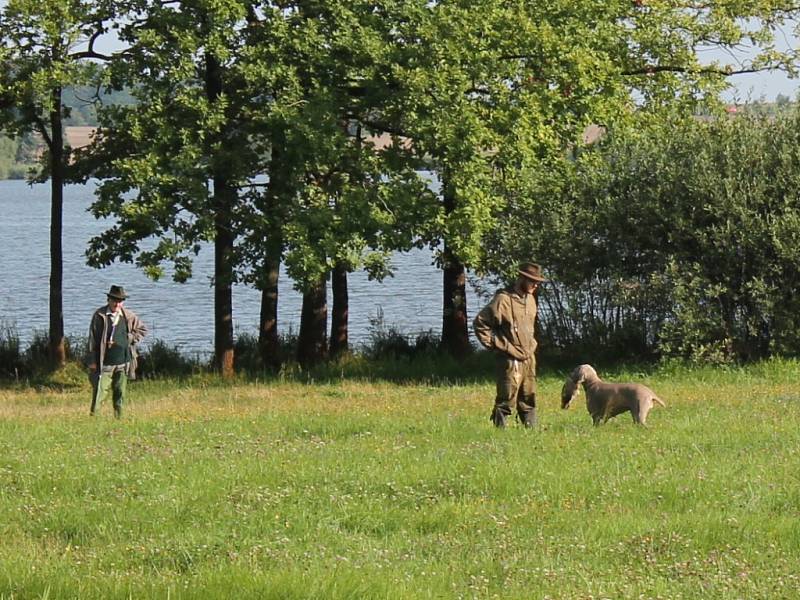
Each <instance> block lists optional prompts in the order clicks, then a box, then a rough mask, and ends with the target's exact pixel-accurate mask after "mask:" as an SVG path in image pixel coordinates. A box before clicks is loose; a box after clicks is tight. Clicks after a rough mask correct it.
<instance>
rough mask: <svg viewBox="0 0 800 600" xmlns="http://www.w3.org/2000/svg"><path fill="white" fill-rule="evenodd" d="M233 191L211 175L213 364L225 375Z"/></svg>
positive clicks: (229, 361) (229, 349) (229, 348)
mask: <svg viewBox="0 0 800 600" xmlns="http://www.w3.org/2000/svg"><path fill="white" fill-rule="evenodd" d="M235 196H236V191H235V190H234V189H232V188H231V187H230V185H229V184H228V182H227V180H226V179H225V178H224V177H219V176H218V177H214V206H215V211H214V361H215V362H214V366H215V367H216V369H217V370H218V371H219V372H220V374H221V375H222V376H223V377H225V378H227V377H232V376H233V374H234V372H233V285H232V282H233V238H234V236H233V232H232V229H231V227H232V225H231V211H232V209H233V198H235Z"/></svg>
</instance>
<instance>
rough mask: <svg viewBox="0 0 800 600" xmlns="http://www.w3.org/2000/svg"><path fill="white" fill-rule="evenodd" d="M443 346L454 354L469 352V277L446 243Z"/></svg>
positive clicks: (443, 275)
mask: <svg viewBox="0 0 800 600" xmlns="http://www.w3.org/2000/svg"><path fill="white" fill-rule="evenodd" d="M442 292H443V293H442V347H443V348H444V349H445V350H446V351H447V352H449V353H450V354H451V355H453V356H457V357H462V356H465V355H466V354H468V353H469V351H470V350H471V346H470V343H469V331H468V329H467V277H466V270H465V268H464V265H463V264H462V263H461V261H459V260H458V259H457V258H456V257H455V256H454V255H453V253H452V252H451V251H450V250H449V248H448V247H447V243H445V249H444V264H443V267H442Z"/></svg>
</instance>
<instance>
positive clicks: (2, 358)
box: [0, 321, 24, 379]
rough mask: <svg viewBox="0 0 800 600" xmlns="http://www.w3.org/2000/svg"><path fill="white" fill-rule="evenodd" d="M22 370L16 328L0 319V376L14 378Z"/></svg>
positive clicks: (22, 364)
mask: <svg viewBox="0 0 800 600" xmlns="http://www.w3.org/2000/svg"><path fill="white" fill-rule="evenodd" d="M23 371H24V363H23V360H22V354H21V353H20V344H19V334H18V333H17V329H16V327H14V325H11V324H8V323H6V322H5V321H0V377H3V378H15V379H16V378H18V377H19V376H20V374H21V373H22V372H23Z"/></svg>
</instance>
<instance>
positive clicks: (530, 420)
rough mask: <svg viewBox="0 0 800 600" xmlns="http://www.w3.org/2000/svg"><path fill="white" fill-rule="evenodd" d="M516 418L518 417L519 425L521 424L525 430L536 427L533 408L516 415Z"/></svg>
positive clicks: (534, 409)
mask: <svg viewBox="0 0 800 600" xmlns="http://www.w3.org/2000/svg"><path fill="white" fill-rule="evenodd" d="M517 416H518V417H519V420H520V423H522V426H523V427H524V428H525V429H533V428H534V427H536V425H537V423H538V419H537V418H536V407H535V406H534V407H533V408H531V409H530V410H528V412H526V413H525V414H522V413H518V415H517Z"/></svg>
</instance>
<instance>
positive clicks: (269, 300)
mask: <svg viewBox="0 0 800 600" xmlns="http://www.w3.org/2000/svg"><path fill="white" fill-rule="evenodd" d="M270 141H271V151H270V162H269V185H268V187H267V191H266V193H265V194H264V197H263V201H264V205H263V206H262V212H263V213H264V218H265V222H266V223H267V225H266V231H265V232H264V237H265V238H266V239H265V242H264V263H263V266H262V268H263V272H262V273H261V276H260V279H261V285H260V289H261V316H260V323H259V331H258V349H259V353H260V356H261V364H262V365H264V366H265V367H267V368H271V369H278V368H280V365H281V358H282V357H281V348H280V338H279V336H278V276H279V274H280V267H281V255H282V253H283V239H282V235H281V224H282V221H283V218H282V209H283V203H284V202H288V201H289V199H290V196H291V193H290V189H289V188H290V185H289V181H290V170H289V166H288V165H287V164H285V163H286V161H285V157H286V153H285V147H286V134H285V132H284V131H283V130H282V129H281V128H275V129H274V130H273V132H272V135H271V140H270Z"/></svg>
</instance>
